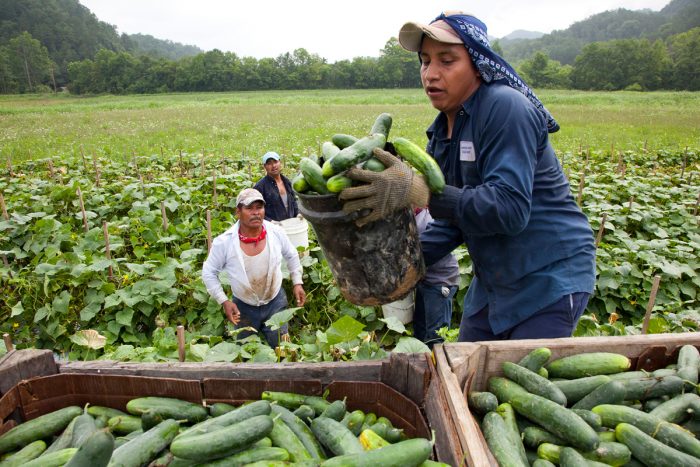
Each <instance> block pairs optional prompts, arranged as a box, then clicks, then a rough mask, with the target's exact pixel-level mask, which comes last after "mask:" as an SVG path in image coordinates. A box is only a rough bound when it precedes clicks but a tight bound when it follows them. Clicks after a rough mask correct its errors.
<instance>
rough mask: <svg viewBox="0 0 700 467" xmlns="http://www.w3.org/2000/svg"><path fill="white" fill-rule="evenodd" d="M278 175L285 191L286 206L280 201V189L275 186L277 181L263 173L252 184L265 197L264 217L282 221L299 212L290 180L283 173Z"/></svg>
mask: <svg viewBox="0 0 700 467" xmlns="http://www.w3.org/2000/svg"><path fill="white" fill-rule="evenodd" d="M280 177H282V183H284V189H285V190H286V191H287V206H286V207H285V206H284V202H282V195H280V190H279V188H277V182H275V179H274V178H272V177H270V176H269V175H265V176H264V177H263V178H261V179H260V180H259V181H258V183H256V184H255V186H254V188H255V189H256V190H258V191H259V192H260V194H262V195H263V198H264V199H265V219H266V220H269V221H283V220H285V219H289V218H290V217H296V216H297V215H298V214H299V208H298V206H297V199H296V198H295V197H294V191H292V182H291V181H289V179H288V178H287V177H285V176H284V175H280Z"/></svg>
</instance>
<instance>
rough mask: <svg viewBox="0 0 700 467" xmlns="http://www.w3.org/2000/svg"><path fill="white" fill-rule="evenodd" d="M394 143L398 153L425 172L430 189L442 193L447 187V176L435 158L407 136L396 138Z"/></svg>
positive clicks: (422, 172) (421, 171) (417, 168)
mask: <svg viewBox="0 0 700 467" xmlns="http://www.w3.org/2000/svg"><path fill="white" fill-rule="evenodd" d="M393 143H394V148H395V149H396V153H397V154H398V155H399V156H401V157H402V158H403V159H404V160H405V161H406V162H408V163H409V165H411V166H412V167H414V168H415V169H416V170H418V172H420V173H421V174H423V176H424V177H425V181H426V183H427V184H428V188H430V191H431V192H432V193H442V190H444V189H445V176H444V175H443V174H442V170H440V166H439V165H438V163H437V162H436V161H435V159H433V157H432V156H431V155H430V154H428V153H427V152H425V151H424V150H423V148H421V147H420V146H418V145H417V144H415V143H413V142H411V141H409V140H407V139H406V138H396V139H395V140H394V141H393Z"/></svg>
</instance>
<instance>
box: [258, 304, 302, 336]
mask: <svg viewBox="0 0 700 467" xmlns="http://www.w3.org/2000/svg"><path fill="white" fill-rule="evenodd" d="M299 309H300V308H287V309H286V310H282V311H278V312H277V313H275V314H274V315H272V316H271V317H270V319H268V320H267V321H265V325H266V326H269V327H270V329H271V330H273V331H277V330H278V329H280V328H281V327H282V326H284V325H285V324H287V323H288V322H289V320H290V319H292V318H293V317H294V313H295V312H296V311H297V310H299Z"/></svg>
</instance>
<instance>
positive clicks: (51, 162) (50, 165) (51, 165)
mask: <svg viewBox="0 0 700 467" xmlns="http://www.w3.org/2000/svg"><path fill="white" fill-rule="evenodd" d="M47 164H48V166H49V175H50V176H51V178H53V177H54V173H53V160H52V159H50V158H49V160H48V162H47Z"/></svg>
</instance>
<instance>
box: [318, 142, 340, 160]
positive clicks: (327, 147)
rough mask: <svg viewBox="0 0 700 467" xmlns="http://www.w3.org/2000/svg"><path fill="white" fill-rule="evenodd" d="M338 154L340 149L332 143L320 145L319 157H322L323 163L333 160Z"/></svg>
mask: <svg viewBox="0 0 700 467" xmlns="http://www.w3.org/2000/svg"><path fill="white" fill-rule="evenodd" d="M339 152H340V148H339V147H338V146H336V145H335V144H333V142H332V141H326V142H325V143H323V144H322V145H321V155H322V156H323V160H324V162H325V161H329V160H331V159H333V158H334V157H335V156H337V155H338V153H339Z"/></svg>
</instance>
